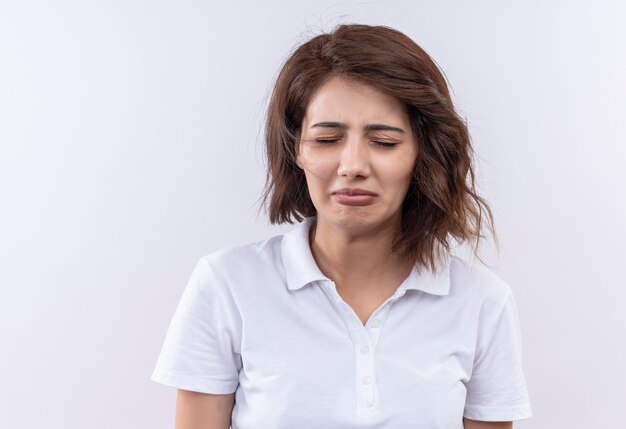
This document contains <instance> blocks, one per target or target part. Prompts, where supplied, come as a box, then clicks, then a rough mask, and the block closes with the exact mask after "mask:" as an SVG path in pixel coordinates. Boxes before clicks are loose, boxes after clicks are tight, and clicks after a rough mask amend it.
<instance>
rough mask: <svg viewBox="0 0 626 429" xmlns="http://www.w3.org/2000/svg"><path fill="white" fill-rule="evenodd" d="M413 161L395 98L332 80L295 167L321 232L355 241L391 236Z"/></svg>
mask: <svg viewBox="0 0 626 429" xmlns="http://www.w3.org/2000/svg"><path fill="white" fill-rule="evenodd" d="M416 157H417V142H416V139H415V136H414V135H413V133H412V130H411V125H410V122H409V117H408V114H407V112H406V110H405V108H404V105H403V104H402V102H400V101H399V100H397V99H395V98H394V97H392V96H390V95H387V94H385V93H383V92H380V91H379V90H378V89H376V88H374V87H372V86H369V85H366V84H363V83H359V82H355V81H348V80H346V79H345V78H342V77H332V78H331V79H329V80H328V81H326V82H325V83H324V84H323V85H322V86H321V87H320V88H319V89H318V90H317V91H316V92H315V93H314V95H313V97H312V98H311V100H310V102H309V105H308V106H307V110H306V114H305V117H304V120H303V123H302V130H301V135H300V140H299V142H298V146H297V158H296V162H297V164H298V166H299V167H300V168H302V169H303V170H304V173H305V175H306V181H307V186H308V189H309V194H310V196H311V200H312V202H313V205H314V206H315V208H316V209H317V221H318V224H319V223H321V222H328V223H330V224H333V225H334V226H336V227H340V228H342V229H347V230H349V231H351V232H354V233H363V232H365V231H366V230H367V229H371V228H381V227H383V228H384V227H389V228H394V227H395V226H396V224H397V222H399V221H400V209H401V206H402V201H403V200H404V197H405V195H406V193H407V190H408V188H409V183H410V180H411V175H412V171H413V167H414V165H415V160H416Z"/></svg>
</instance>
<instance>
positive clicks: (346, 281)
mask: <svg viewBox="0 0 626 429" xmlns="http://www.w3.org/2000/svg"><path fill="white" fill-rule="evenodd" d="M396 225H397V223H396V222H393V223H392V222H390V223H389V224H388V225H381V226H379V227H377V228H372V229H370V230H368V231H366V232H359V233H354V232H349V231H347V230H346V229H345V228H341V227H337V226H335V225H332V224H329V223H326V222H323V221H319V219H318V222H317V224H316V225H315V226H314V227H313V228H311V231H310V236H309V242H310V246H311V252H312V254H313V258H314V259H315V261H316V263H317V265H318V266H319V267H320V270H321V271H322V273H324V275H326V276H327V277H329V278H330V279H332V280H333V281H334V282H335V283H338V284H342V285H344V286H347V285H355V287H356V285H358V287H359V288H360V289H363V288H367V287H372V288H375V287H376V285H377V284H381V283H386V282H388V281H389V279H397V278H400V279H402V278H403V277H405V276H406V275H408V274H407V273H408V272H410V269H409V267H407V266H406V264H405V263H403V258H401V257H400V256H399V255H398V254H397V253H393V252H392V251H391V249H392V245H393V239H394V234H395V231H396V229H395V228H396ZM405 274H406V275H405Z"/></svg>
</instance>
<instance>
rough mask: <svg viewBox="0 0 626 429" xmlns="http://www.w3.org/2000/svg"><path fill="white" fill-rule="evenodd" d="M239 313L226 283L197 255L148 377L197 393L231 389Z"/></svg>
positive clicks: (237, 363) (238, 364) (236, 363)
mask: <svg viewBox="0 0 626 429" xmlns="http://www.w3.org/2000/svg"><path fill="white" fill-rule="evenodd" d="M240 356H241V316H240V314H239V311H238V308H237V305H236V303H235V300H234V299H233V297H232V294H231V293H230V291H229V289H228V288H227V285H226V284H224V281H223V280H220V279H219V278H218V277H217V276H216V275H215V272H214V269H213V268H212V267H211V265H210V263H209V262H208V261H207V257H204V258H202V259H200V261H199V262H198V263H197V265H196V267H195V268H194V270H193V273H192V274H191V277H190V278H189V281H188V283H187V286H186V287H185V290H184V292H183V294H182V297H181V299H180V302H179V303H178V306H177V308H176V311H175V313H174V317H173V318H172V321H171V323H170V325H169V329H168V331H167V334H166V337H165V341H164V343H163V347H162V349H161V353H160V355H159V358H158V361H157V364H156V367H155V369H154V372H153V374H152V377H151V379H152V381H155V382H157V383H162V384H165V385H168V386H171V387H176V388H179V389H184V390H191V391H195V392H202V393H214V394H226V393H232V392H234V391H235V390H236V388H237V385H238V379H239V370H240V369H241V357H240Z"/></svg>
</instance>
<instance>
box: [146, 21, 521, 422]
mask: <svg viewBox="0 0 626 429" xmlns="http://www.w3.org/2000/svg"><path fill="white" fill-rule="evenodd" d="M266 144H267V155H268V167H269V171H268V179H267V186H266V193H265V202H266V204H267V206H268V212H269V217H270V219H271V221H272V222H273V223H283V222H293V220H296V221H299V224H298V225H297V226H295V228H293V230H292V231H291V232H289V233H287V234H284V235H281V236H277V237H273V238H270V239H268V240H265V241H263V242H257V243H253V244H249V245H244V246H238V247H233V248H228V249H223V250H220V251H217V252H214V253H212V254H210V255H207V256H205V257H203V258H201V259H200V261H199V262H198V264H197V266H196V268H195V270H194V272H193V274H192V276H191V278H190V280H189V283H188V285H187V288H186V289H185V292H184V294H183V296H182V299H181V301H180V304H179V306H178V308H177V310H176V313H175V315H174V318H173V320H172V323H171V325H170V328H169V331H168V334H167V337H166V340H165V344H164V346H163V350H162V352H161V355H160V358H159V361H158V363H157V366H156V369H155V371H154V374H153V380H154V381H157V382H160V383H164V384H166V385H170V386H174V387H177V388H178V389H179V390H178V397H177V408H176V427H177V428H178V429H187V428H200V427H202V428H228V427H229V425H231V424H232V428H233V429H247V428H264V429H273V428H276V429H278V428H299V429H305V428H355V429H356V428H359V429H362V428H398V429H408V428H421V429H436V428H446V429H447V428H450V429H452V428H454V429H457V428H463V427H465V428H468V429H480V428H484V429H489V428H510V427H511V426H512V421H513V420H516V419H522V418H526V417H529V416H530V415H531V409H530V404H529V400H528V394H527V391H526V384H525V381H524V375H523V372H522V365H521V350H520V333H519V327H518V320H517V314H516V310H515V302H514V298H513V295H512V293H511V289H510V287H509V286H508V285H507V284H506V283H504V282H503V281H502V280H501V279H499V278H498V277H497V276H496V275H495V274H494V273H492V272H491V271H490V270H488V269H487V268H485V267H483V266H480V265H471V264H469V263H468V262H466V261H464V260H462V259H460V258H458V257H455V256H452V255H450V247H451V240H456V241H458V242H470V243H474V244H477V243H478V241H479V240H480V238H481V237H482V234H481V231H484V229H483V228H484V227H485V226H486V227H487V229H490V230H492V231H493V220H492V214H491V210H490V209H489V207H488V205H487V204H486V202H485V201H484V200H483V199H482V198H481V197H480V196H478V195H477V193H476V191H475V188H474V173H473V170H472V165H471V154H472V153H471V152H472V149H471V145H470V137H469V135H468V130H467V127H466V125H465V123H464V122H463V120H462V119H461V118H460V117H459V116H458V115H457V113H456V112H455V109H454V106H453V104H452V101H451V98H450V94H449V91H448V88H447V86H446V82H445V80H444V78H443V76H442V73H441V72H440V70H439V69H438V68H437V66H436V65H435V63H434V62H433V61H432V60H431V58H430V57H429V56H428V55H427V54H426V53H425V52H424V51H423V50H422V49H421V48H420V47H419V46H417V45H416V44H415V43H414V42H413V41H412V40H411V39H409V38H408V37H407V36H405V35H404V34H402V33H400V32H398V31H396V30H393V29H391V28H388V27H379V26H366V25H342V26H340V27H338V28H337V29H336V30H335V31H333V32H332V33H330V34H322V35H319V36H317V37H314V38H313V39H311V40H309V41H308V42H306V43H304V44H303V45H301V46H300V47H298V48H297V49H296V51H295V52H294V53H293V55H292V56H291V57H290V58H289V59H288V60H287V62H286V63H285V65H284V66H283V68H282V70H281V72H280V74H279V76H278V79H277V82H276V85H275V87H274V91H273V94H272V98H271V102H270V106H269V111H268V115H267V126H266ZM485 221H487V224H486V225H485V224H484V222H485Z"/></svg>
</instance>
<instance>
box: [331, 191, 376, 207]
mask: <svg viewBox="0 0 626 429" xmlns="http://www.w3.org/2000/svg"><path fill="white" fill-rule="evenodd" d="M377 197H378V194H376V193H374V192H370V191H366V190H364V189H352V188H345V189H339V190H338V191H335V192H333V193H332V194H331V198H332V199H333V200H334V201H335V202H337V203H339V204H341V205H344V206H367V205H370V204H373V203H374V202H375V201H376V198H377Z"/></svg>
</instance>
